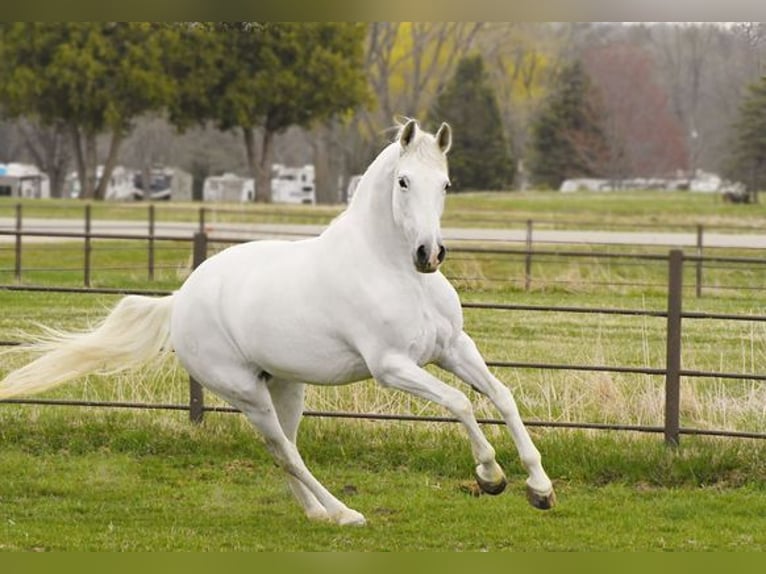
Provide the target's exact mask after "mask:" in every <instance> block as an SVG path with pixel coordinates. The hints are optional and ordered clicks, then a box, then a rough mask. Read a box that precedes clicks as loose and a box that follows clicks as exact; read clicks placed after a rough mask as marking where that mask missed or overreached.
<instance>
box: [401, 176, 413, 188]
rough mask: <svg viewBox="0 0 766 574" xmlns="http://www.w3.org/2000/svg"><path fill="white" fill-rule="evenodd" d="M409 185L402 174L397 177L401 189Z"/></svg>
mask: <svg viewBox="0 0 766 574" xmlns="http://www.w3.org/2000/svg"><path fill="white" fill-rule="evenodd" d="M409 186H410V183H409V182H408V181H407V178H406V177H404V176H401V177H400V178H399V187H401V188H402V189H407V188H408V187H409Z"/></svg>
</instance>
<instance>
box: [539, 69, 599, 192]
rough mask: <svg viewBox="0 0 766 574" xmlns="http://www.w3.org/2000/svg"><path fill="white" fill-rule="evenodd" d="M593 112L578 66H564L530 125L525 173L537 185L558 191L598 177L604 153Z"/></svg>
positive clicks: (592, 98) (590, 93)
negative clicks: (527, 171) (566, 183)
mask: <svg viewBox="0 0 766 574" xmlns="http://www.w3.org/2000/svg"><path fill="white" fill-rule="evenodd" d="M597 108H598V99H597V94H596V93H595V91H594V90H593V89H592V88H591V83H590V79H589V78H588V75H587V74H586V72H585V70H584V68H583V66H582V64H581V63H580V62H579V61H577V62H574V63H572V64H570V65H568V66H566V67H565V68H564V69H563V70H562V71H561V73H560V74H559V76H558V78H557V81H556V85H555V86H554V88H553V90H552V91H551V95H550V97H549V98H548V100H547V102H546V104H545V105H544V106H543V109H542V110H541V112H540V115H539V116H538V117H537V119H536V120H535V122H534V123H533V125H532V138H531V144H530V145H531V148H532V149H531V150H530V161H529V169H530V171H531V172H532V175H533V179H534V182H535V183H536V184H537V185H540V186H543V187H547V188H551V189H558V188H559V186H560V185H561V182H562V181H564V180H565V179H567V178H572V177H595V176H598V175H601V173H600V171H601V167H600V166H602V165H604V158H605V157H607V156H608V149H607V146H606V143H605V137H604V134H603V131H602V129H601V127H600V124H599V120H598V114H597Z"/></svg>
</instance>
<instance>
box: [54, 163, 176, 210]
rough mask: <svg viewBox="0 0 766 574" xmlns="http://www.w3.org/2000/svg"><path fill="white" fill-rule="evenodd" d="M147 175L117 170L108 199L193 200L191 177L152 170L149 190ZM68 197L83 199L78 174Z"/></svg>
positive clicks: (100, 168) (164, 169) (69, 183)
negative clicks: (145, 180)
mask: <svg viewBox="0 0 766 574" xmlns="http://www.w3.org/2000/svg"><path fill="white" fill-rule="evenodd" d="M103 173H104V166H103V165H100V166H98V168H97V169H96V177H97V178H98V179H99V180H100V179H101V177H102V175H103ZM143 178H144V176H143V174H142V172H141V171H139V170H133V169H129V168H126V167H123V166H121V165H118V166H115V168H114V169H113V170H112V175H111V176H110V178H109V183H108V184H107V186H106V191H105V193H104V199H107V200H111V201H141V200H143V199H149V200H155V201H156V200H170V199H172V200H180V201H190V200H191V176H190V175H189V174H187V173H186V172H184V171H183V170H180V169H177V168H168V167H161V166H157V167H153V168H152V169H151V170H149V185H148V186H147V187H148V188H149V189H148V190H145V189H144V182H143ZM66 189H67V193H66V196H67V197H72V198H77V197H80V193H81V189H80V179H79V177H78V175H77V172H76V171H73V172H71V173H70V174H69V175H68V176H67V181H66Z"/></svg>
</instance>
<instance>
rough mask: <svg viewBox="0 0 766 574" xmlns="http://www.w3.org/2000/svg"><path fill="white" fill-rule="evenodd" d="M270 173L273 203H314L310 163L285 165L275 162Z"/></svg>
mask: <svg viewBox="0 0 766 574" xmlns="http://www.w3.org/2000/svg"><path fill="white" fill-rule="evenodd" d="M271 173H272V175H271V200H272V201H273V202H274V203H307V204H312V205H313V204H315V203H316V188H315V185H314V166H313V165H312V164H307V165H304V166H303V167H287V166H285V165H282V164H279V163H276V164H274V165H273V166H272V172H271Z"/></svg>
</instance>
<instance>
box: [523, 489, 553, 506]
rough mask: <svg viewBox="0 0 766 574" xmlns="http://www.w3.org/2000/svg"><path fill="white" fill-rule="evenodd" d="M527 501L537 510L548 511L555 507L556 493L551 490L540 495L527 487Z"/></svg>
mask: <svg viewBox="0 0 766 574" xmlns="http://www.w3.org/2000/svg"><path fill="white" fill-rule="evenodd" d="M527 500H528V501H529V504H531V505H532V506H534V507H535V508H537V509H538V510H550V509H551V508H553V507H554V506H556V493H555V492H554V491H553V489H551V491H550V492H548V493H546V494H541V493H539V492H536V491H535V490H533V489H532V488H531V487H530V486H529V485H527Z"/></svg>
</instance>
